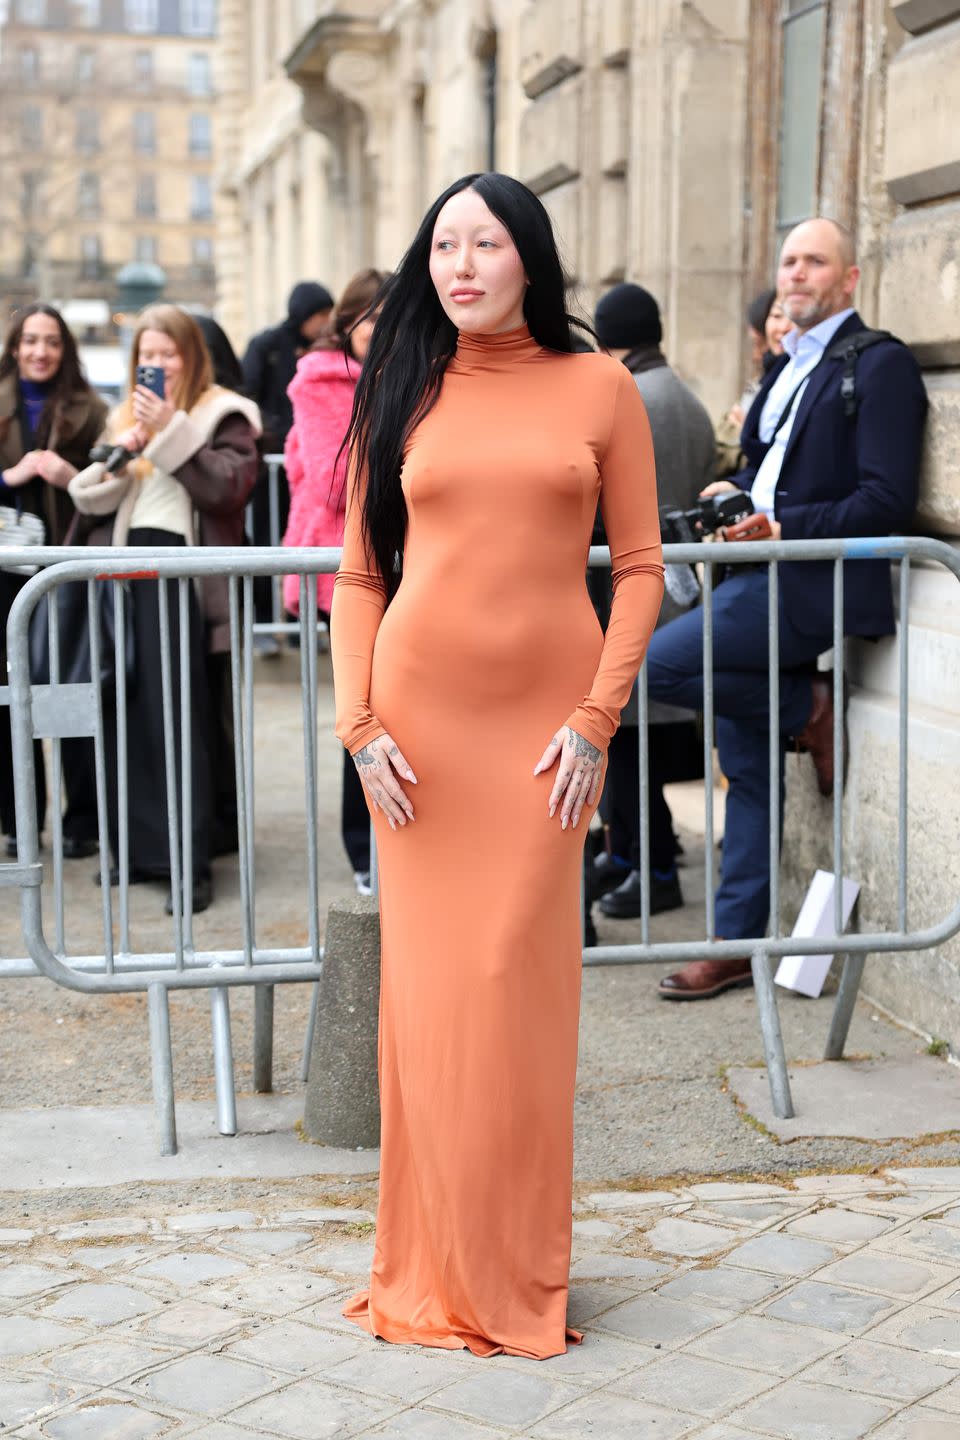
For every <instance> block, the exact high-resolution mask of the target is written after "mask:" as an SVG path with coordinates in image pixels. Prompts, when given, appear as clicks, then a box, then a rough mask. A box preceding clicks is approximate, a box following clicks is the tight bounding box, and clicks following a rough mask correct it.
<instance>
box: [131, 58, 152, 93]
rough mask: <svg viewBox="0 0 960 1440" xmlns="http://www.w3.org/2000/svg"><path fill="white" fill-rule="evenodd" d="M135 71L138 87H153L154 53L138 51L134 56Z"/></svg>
mask: <svg viewBox="0 0 960 1440" xmlns="http://www.w3.org/2000/svg"><path fill="white" fill-rule="evenodd" d="M133 69H134V75H135V77H136V81H137V84H138V85H152V84H153V51H152V50H136V51H135V52H134V56H133Z"/></svg>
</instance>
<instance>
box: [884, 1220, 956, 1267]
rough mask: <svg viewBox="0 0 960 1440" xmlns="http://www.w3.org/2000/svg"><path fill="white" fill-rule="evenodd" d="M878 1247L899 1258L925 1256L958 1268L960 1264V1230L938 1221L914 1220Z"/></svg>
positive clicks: (886, 1237) (887, 1237) (888, 1236)
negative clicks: (903, 1256) (899, 1256)
mask: <svg viewBox="0 0 960 1440" xmlns="http://www.w3.org/2000/svg"><path fill="white" fill-rule="evenodd" d="M875 1248H876V1249H878V1250H889V1251H890V1253H891V1254H896V1255H926V1256H929V1258H930V1259H931V1260H939V1261H940V1262H941V1263H942V1264H944V1265H951V1266H952V1268H953V1269H956V1268H957V1264H958V1262H960V1229H957V1228H956V1227H955V1226H953V1225H941V1224H940V1223H939V1222H937V1221H936V1220H915V1221H914V1222H913V1224H912V1225H910V1227H909V1228H908V1229H906V1230H897V1231H895V1232H894V1233H893V1234H891V1235H884V1236H882V1237H881V1239H880V1240H878V1241H877V1242H876V1246H875Z"/></svg>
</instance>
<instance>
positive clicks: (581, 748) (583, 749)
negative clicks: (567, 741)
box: [568, 727, 600, 765]
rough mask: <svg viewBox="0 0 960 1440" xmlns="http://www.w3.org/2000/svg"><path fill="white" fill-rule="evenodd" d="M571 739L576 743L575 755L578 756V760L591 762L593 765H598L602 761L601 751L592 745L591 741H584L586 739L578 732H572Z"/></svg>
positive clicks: (574, 747) (574, 746) (574, 745)
mask: <svg viewBox="0 0 960 1440" xmlns="http://www.w3.org/2000/svg"><path fill="white" fill-rule="evenodd" d="M568 728H569V727H568ZM570 738H571V739H572V740H573V742H574V744H573V753H574V754H575V755H576V757H577V759H578V760H589V761H590V763H591V764H593V765H596V763H597V761H598V760H599V759H600V751H599V749H598V748H597V746H596V745H591V744H590V741H589V740H586V739H584V737H583V736H582V735H581V734H580V733H579V731H577V730H572V729H571V730H570Z"/></svg>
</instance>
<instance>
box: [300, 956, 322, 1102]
mask: <svg viewBox="0 0 960 1440" xmlns="http://www.w3.org/2000/svg"><path fill="white" fill-rule="evenodd" d="M319 1009H320V981H319V980H317V981H316V982H315V983H314V986H313V999H312V1000H311V1001H310V1018H309V1020H308V1021H307V1033H306V1035H305V1037H304V1041H303V1055H302V1056H301V1058H300V1079H301V1080H302V1081H303V1083H304V1085H306V1083H307V1081H308V1080H309V1079H310V1056H311V1055H312V1053H313V1035H314V1031H315V1030H316V1028H317V1011H318V1010H319Z"/></svg>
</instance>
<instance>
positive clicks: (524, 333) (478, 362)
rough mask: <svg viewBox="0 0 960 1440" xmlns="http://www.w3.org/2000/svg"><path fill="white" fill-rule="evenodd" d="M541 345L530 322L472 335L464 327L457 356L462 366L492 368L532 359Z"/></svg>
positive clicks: (462, 367)
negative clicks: (496, 333)
mask: <svg viewBox="0 0 960 1440" xmlns="http://www.w3.org/2000/svg"><path fill="white" fill-rule="evenodd" d="M541 349H542V347H541V346H540V345H538V344H537V342H536V340H534V338H533V336H532V335H531V334H530V327H529V325H518V326H517V327H516V329H514V330H503V331H501V333H500V334H499V335H471V334H468V333H467V332H466V331H463V330H461V331H460V332H459V336H458V338H457V350H456V357H455V358H456V361H457V366H458V368H459V369H463V370H490V369H494V368H497V369H498V368H501V367H503V366H509V365H513V364H516V363H517V362H518V361H520V360H530V359H532V358H533V356H535V355H539V354H540V353H541Z"/></svg>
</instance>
